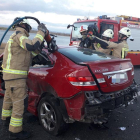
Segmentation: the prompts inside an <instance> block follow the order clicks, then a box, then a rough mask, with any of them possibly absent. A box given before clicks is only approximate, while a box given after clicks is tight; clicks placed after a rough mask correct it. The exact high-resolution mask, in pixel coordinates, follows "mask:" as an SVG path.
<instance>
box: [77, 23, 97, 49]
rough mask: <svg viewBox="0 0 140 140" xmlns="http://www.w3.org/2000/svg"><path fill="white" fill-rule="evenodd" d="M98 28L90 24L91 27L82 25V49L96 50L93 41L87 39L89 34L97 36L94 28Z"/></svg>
mask: <svg viewBox="0 0 140 140" xmlns="http://www.w3.org/2000/svg"><path fill="white" fill-rule="evenodd" d="M96 27H97V26H95V25H94V24H90V25H89V26H87V25H82V26H81V27H80V34H81V35H82V38H81V42H80V44H79V46H80V47H84V48H90V49H94V50H95V48H94V45H93V43H92V42H91V40H90V39H89V38H88V37H87V35H88V34H94V35H96V36H97V34H96V32H94V31H95V30H94V28H96Z"/></svg>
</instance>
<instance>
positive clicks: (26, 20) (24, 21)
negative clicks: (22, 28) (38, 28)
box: [19, 19, 32, 31]
mask: <svg viewBox="0 0 140 140" xmlns="http://www.w3.org/2000/svg"><path fill="white" fill-rule="evenodd" d="M22 23H25V24H27V25H28V27H27V28H28V30H29V31H30V30H31V29H32V27H31V25H30V23H29V21H28V19H23V21H21V22H20V23H19V24H22Z"/></svg>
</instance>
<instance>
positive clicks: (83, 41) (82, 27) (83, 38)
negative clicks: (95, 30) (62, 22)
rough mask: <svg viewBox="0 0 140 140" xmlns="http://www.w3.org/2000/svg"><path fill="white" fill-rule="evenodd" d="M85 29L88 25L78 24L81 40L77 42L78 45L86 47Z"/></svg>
mask: <svg viewBox="0 0 140 140" xmlns="http://www.w3.org/2000/svg"><path fill="white" fill-rule="evenodd" d="M87 30H88V26H87V25H81V26H80V31H79V32H80V34H81V36H82V38H81V41H80V43H79V46H80V47H86V48H87V44H86V39H87Z"/></svg>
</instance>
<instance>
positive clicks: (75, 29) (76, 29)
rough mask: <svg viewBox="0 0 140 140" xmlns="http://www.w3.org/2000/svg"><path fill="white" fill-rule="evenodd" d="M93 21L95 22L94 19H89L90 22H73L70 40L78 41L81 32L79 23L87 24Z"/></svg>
mask: <svg viewBox="0 0 140 140" xmlns="http://www.w3.org/2000/svg"><path fill="white" fill-rule="evenodd" d="M94 23H97V22H94V21H91V22H77V23H74V26H75V27H73V29H72V38H71V41H78V40H79V38H81V37H82V36H81V34H80V32H79V31H80V27H81V25H87V26H88V25H89V24H94Z"/></svg>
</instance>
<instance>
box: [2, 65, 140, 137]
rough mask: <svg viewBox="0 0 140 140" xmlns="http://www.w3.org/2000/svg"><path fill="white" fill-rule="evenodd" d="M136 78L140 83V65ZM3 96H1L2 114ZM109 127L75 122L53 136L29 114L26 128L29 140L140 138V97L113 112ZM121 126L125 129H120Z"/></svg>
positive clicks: (4, 133) (5, 133)
mask: <svg viewBox="0 0 140 140" xmlns="http://www.w3.org/2000/svg"><path fill="white" fill-rule="evenodd" d="M135 80H136V81H137V82H138V83H140V67H135ZM2 101H3V98H0V114H1V107H2ZM106 126H107V127H108V128H102V129H99V128H98V129H97V128H94V127H91V126H90V125H89V124H84V123H80V122H75V123H73V124H69V128H68V130H67V131H66V132H65V133H63V134H61V135H60V136H57V137H55V136H52V135H50V134H48V133H47V132H45V131H44V130H43V129H42V127H41V126H40V125H39V122H38V119H37V117H34V116H32V115H30V114H28V117H26V122H25V125H24V130H28V131H31V132H32V137H31V138H30V139H29V140H140V97H139V98H138V102H137V103H133V104H131V105H129V106H128V107H127V108H125V107H121V108H119V109H116V110H114V111H113V112H112V114H111V116H110V118H109V122H108V124H106ZM120 127H122V129H125V130H120ZM8 135H9V132H8V129H6V128H4V130H3V129H1V126H0V140H8Z"/></svg>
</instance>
